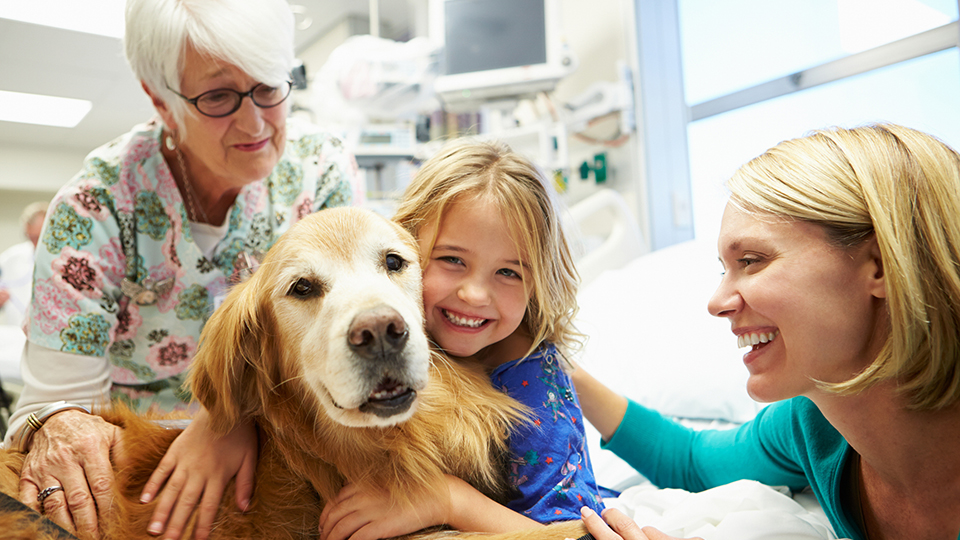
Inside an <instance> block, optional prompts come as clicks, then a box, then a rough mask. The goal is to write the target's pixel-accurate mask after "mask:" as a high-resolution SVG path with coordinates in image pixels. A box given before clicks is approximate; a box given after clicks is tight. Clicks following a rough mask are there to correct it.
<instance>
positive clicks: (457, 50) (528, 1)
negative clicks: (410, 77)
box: [434, 0, 575, 105]
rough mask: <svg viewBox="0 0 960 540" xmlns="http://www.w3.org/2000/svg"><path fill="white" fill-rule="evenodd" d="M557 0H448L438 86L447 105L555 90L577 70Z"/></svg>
mask: <svg viewBox="0 0 960 540" xmlns="http://www.w3.org/2000/svg"><path fill="white" fill-rule="evenodd" d="M557 4H558V3H557V1H556V0H444V1H443V10H444V17H443V21H444V31H443V35H444V54H443V60H442V62H441V73H442V74H441V75H440V76H439V77H438V78H437V79H436V81H435V83H434V90H435V91H436V92H437V94H439V95H440V97H441V99H443V101H444V102H445V103H447V104H461V105H462V104H467V103H482V102H483V101H490V100H498V99H507V98H516V97H527V96H531V95H534V94H536V93H537V92H544V91H550V90H553V88H554V87H555V86H556V84H557V82H558V81H559V80H560V79H561V78H563V77H564V76H566V75H567V74H569V73H570V72H571V71H573V69H574V67H575V66H574V59H573V57H572V55H570V54H569V52H568V51H566V50H565V47H564V46H563V43H562V40H561V37H560V23H559V18H560V17H559V12H558V11H559V7H558V5H557Z"/></svg>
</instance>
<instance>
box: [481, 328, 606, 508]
mask: <svg viewBox="0 0 960 540" xmlns="http://www.w3.org/2000/svg"><path fill="white" fill-rule="evenodd" d="M560 362H561V358H560V355H559V354H558V353H557V349H556V347H555V346H554V345H553V344H550V343H544V344H543V345H541V346H540V348H538V349H537V350H536V351H535V352H534V353H533V354H531V355H530V356H528V357H526V358H522V359H520V360H514V361H512V362H507V363H505V364H502V365H500V366H499V367H497V369H496V370H494V372H493V373H491V374H490V380H491V382H492V383H493V386H494V388H499V389H501V390H502V391H503V392H506V393H507V394H508V395H509V396H510V397H512V398H514V399H516V400H517V401H519V402H521V403H523V404H524V405H526V406H528V407H530V409H531V410H532V411H533V425H525V426H521V427H520V428H519V429H518V430H517V431H516V432H515V433H514V434H513V435H512V436H511V437H510V453H511V455H510V481H511V483H512V484H513V487H515V488H516V489H517V490H519V492H520V496H519V497H518V498H515V499H513V500H512V501H510V502H509V503H508V504H507V507H509V508H510V509H512V510H514V511H516V512H520V513H522V514H523V515H525V516H527V517H529V518H531V519H533V520H535V521H539V522H541V523H549V522H551V521H563V520H578V519H580V508H581V507H583V506H589V507H590V508H592V509H593V510H594V511H596V512H598V513H599V512H600V511H601V510H603V500H602V499H601V497H600V494H599V492H598V489H597V481H596V479H595V478H594V475H593V466H592V465H591V463H590V459H589V456H588V454H587V441H586V435H585V434H584V429H583V413H582V412H581V410H580V402H579V401H578V400H577V395H576V392H574V389H573V382H572V381H571V380H570V377H569V376H568V375H567V374H566V373H565V372H564V371H563V369H561V367H560Z"/></svg>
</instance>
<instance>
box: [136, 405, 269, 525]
mask: <svg viewBox="0 0 960 540" xmlns="http://www.w3.org/2000/svg"><path fill="white" fill-rule="evenodd" d="M209 423H210V413H208V412H207V409H206V408H201V409H200V411H199V412H198V413H197V414H196V416H194V418H193V420H192V421H191V422H190V425H189V426H187V428H186V429H185V430H184V431H183V433H181V434H180V436H178V437H177V438H176V439H175V440H174V441H173V444H171V445H170V448H169V449H168V450H167V453H166V454H164V456H163V459H162V460H160V464H159V465H157V468H156V469H155V470H154V471H153V474H152V475H150V479H149V480H148V481H147V484H146V486H144V488H143V492H142V493H141V495H140V500H141V502H144V503H147V502H150V501H151V500H153V498H154V497H156V496H157V493H158V492H160V491H161V490H162V492H161V493H160V496H159V498H158V499H157V506H156V508H155V509H154V511H153V516H152V517H151V518H150V525H149V528H148V529H147V532H149V533H150V534H153V535H158V534H161V533H163V538H165V539H175V538H180V536H181V534H182V533H183V529H184V527H186V525H187V522H188V521H189V519H190V516H191V515H193V512H194V509H197V510H198V512H199V515H198V518H197V527H196V530H195V531H194V538H196V539H197V540H203V539H205V538H207V537H208V536H209V535H210V531H211V529H212V528H213V522H214V519H215V518H216V517H217V511H218V510H219V509H220V500H221V499H222V498H223V491H224V489H225V488H226V486H227V484H228V483H229V482H230V479H231V478H234V477H236V479H237V480H236V485H235V500H236V503H237V507H238V508H239V509H240V510H241V511H246V510H247V508H248V507H249V506H250V497H251V496H252V495H253V484H254V476H255V474H256V469H257V454H258V442H257V429H256V426H255V425H254V424H253V422H249V421H247V422H242V423H240V424H239V425H237V426H236V427H235V428H233V430H232V431H230V433H227V434H226V435H223V436H219V435H216V434H215V433H214V431H213V429H212V428H210V427H209ZM198 503H199V506H198Z"/></svg>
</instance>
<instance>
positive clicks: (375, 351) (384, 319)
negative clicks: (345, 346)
mask: <svg viewBox="0 0 960 540" xmlns="http://www.w3.org/2000/svg"><path fill="white" fill-rule="evenodd" d="M408 336H409V332H408V331H407V325H406V323H405V322H404V320H403V317H401V316H400V314H399V313H397V310H395V309H393V308H392V307H389V306H377V307H375V308H372V309H368V310H367V311H364V312H363V313H360V314H359V315H357V316H356V317H354V319H353V322H352V323H351V324H350V331H349V333H348V336H347V341H348V342H349V344H350V348H351V349H353V351H354V352H356V353H357V354H359V355H361V356H364V357H367V358H371V359H376V358H383V357H384V356H385V355H392V354H396V353H398V352H400V351H401V350H402V349H403V346H404V345H406V344H407V337H408Z"/></svg>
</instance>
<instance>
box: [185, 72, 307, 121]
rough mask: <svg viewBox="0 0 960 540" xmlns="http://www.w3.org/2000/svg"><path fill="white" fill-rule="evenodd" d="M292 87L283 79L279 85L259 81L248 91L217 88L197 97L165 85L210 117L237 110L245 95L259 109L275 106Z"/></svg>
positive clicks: (224, 114) (285, 96) (225, 114)
mask: <svg viewBox="0 0 960 540" xmlns="http://www.w3.org/2000/svg"><path fill="white" fill-rule="evenodd" d="M292 88H293V83H292V82H290V81H284V82H283V83H282V84H280V85H279V86H267V85H266V84H263V83H260V84H258V85H256V86H254V87H253V88H251V89H250V91H249V92H238V91H236V90H233V89H231V88H217V89H216V90H210V91H209V92H204V93H202V94H200V95H199V96H197V97H192V98H189V97H187V96H185V95H183V94H181V93H180V92H177V91H176V90H174V89H173V88H170V86H169V85H167V90H170V91H171V92H173V93H174V94H176V95H178V96H180V97H181V98H183V100H184V101H186V102H187V103H189V104H191V105H193V106H194V107H196V108H197V110H198V111H200V114H202V115H204V116H209V117H211V118H222V117H224V116H230V115H231V114H233V113H235V112H237V110H238V109H239V108H240V105H241V104H242V103H243V98H245V97H247V96H250V101H252V102H253V104H254V105H256V106H257V107H260V108H261V109H269V108H270V107H276V106H277V105H279V104H281V103H283V101H284V100H285V99H287V96H289V95H290V90H291V89H292Z"/></svg>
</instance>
